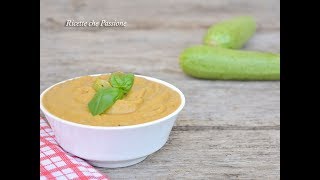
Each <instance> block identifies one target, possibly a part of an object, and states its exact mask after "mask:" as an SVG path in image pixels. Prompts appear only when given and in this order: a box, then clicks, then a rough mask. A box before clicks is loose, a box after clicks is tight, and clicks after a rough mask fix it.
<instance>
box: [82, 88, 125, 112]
mask: <svg viewBox="0 0 320 180" xmlns="http://www.w3.org/2000/svg"><path fill="white" fill-rule="evenodd" d="M123 94H124V93H123V92H122V91H121V90H120V89H117V88H107V89H104V88H101V89H100V90H99V91H98V92H97V93H96V94H95V95H94V97H93V98H92V99H91V101H90V102H89V103H88V108H89V111H90V112H91V114H92V115H93V116H95V115H98V114H101V113H103V112H104V111H105V110H107V109H108V108H110V107H111V106H112V105H113V104H114V103H115V102H116V100H118V99H121V98H122V97H123Z"/></svg>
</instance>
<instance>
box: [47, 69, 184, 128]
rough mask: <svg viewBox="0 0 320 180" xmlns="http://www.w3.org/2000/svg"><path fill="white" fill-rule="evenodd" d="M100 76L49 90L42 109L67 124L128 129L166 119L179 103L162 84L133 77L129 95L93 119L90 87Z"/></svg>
mask: <svg viewBox="0 0 320 180" xmlns="http://www.w3.org/2000/svg"><path fill="white" fill-rule="evenodd" d="M97 78H100V79H108V78H109V76H108V75H103V76H99V77H93V76H83V77H80V78H78V79H74V80H70V81H66V82H64V83H62V84H58V85H56V86H54V87H53V88H51V89H50V90H49V91H48V92H46V93H45V95H44V96H43V105H44V107H45V108H46V109H47V110H48V111H49V112H50V113H52V114H54V115H55V116H57V117H60V118H62V119H65V120H67V121H71V122H75V123H80V124H86V125H92V126H128V125H135V124H141V123H145V122H149V121H153V120H157V119H160V118H162V117H165V116H167V115H169V114H171V113H172V112H174V111H175V110H176V109H177V108H178V107H179V105H180V104H181V98H180V96H179V94H178V93H177V92H176V91H174V90H172V89H171V88H169V87H167V86H164V85H162V84H159V83H156V82H153V81H149V80H147V79H145V78H142V77H135V80H134V84H133V86H132V89H131V90H130V92H129V93H128V94H127V95H126V96H125V97H124V98H123V99H121V100H118V101H116V103H115V104H114V105H113V106H112V107H111V108H109V109H108V110H107V111H106V112H104V113H103V114H101V115H96V116H92V115H91V113H90V112H89V109H88V106H87V105H88V102H89V101H90V100H91V99H92V97H93V96H94V94H95V90H94V89H93V88H92V85H93V83H94V82H95V81H96V79H97Z"/></svg>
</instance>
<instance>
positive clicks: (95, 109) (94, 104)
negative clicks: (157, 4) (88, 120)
mask: <svg viewBox="0 0 320 180" xmlns="http://www.w3.org/2000/svg"><path fill="white" fill-rule="evenodd" d="M133 82H134V75H133V74H132V73H128V74H125V73H122V72H116V73H112V74H111V76H110V78H109V83H110V85H111V86H112V87H110V86H109V84H107V83H106V81H105V80H99V79H98V80H97V81H96V82H95V83H94V84H93V88H94V89H95V90H96V91H97V92H96V94H95V95H94V97H93V98H92V99H91V100H90V102H89V103H88V108H89V111H90V112H91V114H92V115H93V116H95V115H98V114H102V113H103V112H105V111H106V110H107V109H108V108H110V107H111V106H112V105H113V104H114V103H115V102H116V101H117V100H119V99H122V98H123V97H124V96H125V94H127V93H128V92H129V91H130V89H131V88H132V85H133Z"/></svg>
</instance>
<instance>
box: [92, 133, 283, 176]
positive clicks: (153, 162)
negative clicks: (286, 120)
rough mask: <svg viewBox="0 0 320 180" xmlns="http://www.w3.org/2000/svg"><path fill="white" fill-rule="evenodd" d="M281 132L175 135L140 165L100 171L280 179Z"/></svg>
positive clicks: (127, 174)
mask: <svg viewBox="0 0 320 180" xmlns="http://www.w3.org/2000/svg"><path fill="white" fill-rule="evenodd" d="M279 144H280V134H279V131H278V130H246V131H243V130H218V131H216V130H197V131H172V133H171V135H170V139H169V141H168V142H167V144H166V145H165V146H164V147H163V148H162V149H161V150H159V151H158V152H156V153H154V154H152V155H150V156H149V157H148V158H147V159H146V160H144V161H142V162H141V163H139V164H136V165H134V166H130V167H126V168H118V169H104V168H98V170H100V171H102V172H104V173H106V174H108V175H109V176H110V177H111V179H279V178H280V177H279V174H280V168H279V163H280V162H279V159H280V158H279V149H280V147H279Z"/></svg>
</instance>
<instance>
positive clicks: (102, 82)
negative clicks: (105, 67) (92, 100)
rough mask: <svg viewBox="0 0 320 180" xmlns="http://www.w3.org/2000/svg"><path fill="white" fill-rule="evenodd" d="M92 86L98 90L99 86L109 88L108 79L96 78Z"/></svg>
mask: <svg viewBox="0 0 320 180" xmlns="http://www.w3.org/2000/svg"><path fill="white" fill-rule="evenodd" d="M92 87H93V89H95V90H96V91H99V90H100V89H101V88H103V89H107V88H110V87H111V85H110V84H109V82H108V80H103V79H97V80H96V82H94V84H93V86H92Z"/></svg>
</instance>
